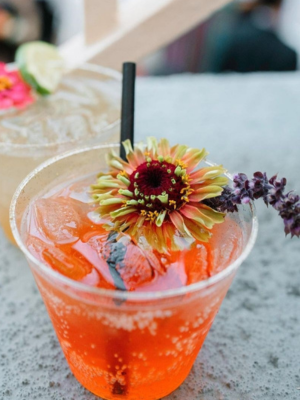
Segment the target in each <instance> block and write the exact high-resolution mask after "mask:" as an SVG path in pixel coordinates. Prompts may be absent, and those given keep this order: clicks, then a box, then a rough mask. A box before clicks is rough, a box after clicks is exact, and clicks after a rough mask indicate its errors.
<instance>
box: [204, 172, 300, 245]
mask: <svg viewBox="0 0 300 400" xmlns="http://www.w3.org/2000/svg"><path fill="white" fill-rule="evenodd" d="M286 183H287V181H286V179H285V178H282V179H281V180H277V175H274V176H273V177H272V178H271V179H268V178H267V175H266V173H262V172H255V174H254V175H253V178H252V179H249V178H248V177H247V175H245V174H236V175H234V177H233V187H232V188H231V187H229V186H225V187H224V190H223V192H222V194H221V195H220V196H218V197H214V198H212V199H209V200H206V201H205V203H206V204H207V205H208V206H210V207H212V208H214V209H215V210H218V211H222V212H235V211H238V208H237V205H238V204H247V203H249V202H250V200H256V199H260V198H262V199H263V200H264V202H265V204H266V205H267V206H268V205H269V204H270V205H271V206H272V207H273V208H275V210H277V211H278V213H279V215H280V217H281V218H282V219H283V222H284V231H285V234H286V235H288V234H291V236H292V237H293V236H297V237H299V236H300V197H299V196H298V195H296V194H294V192H288V193H286V194H285V193H284V192H285V186H286Z"/></svg>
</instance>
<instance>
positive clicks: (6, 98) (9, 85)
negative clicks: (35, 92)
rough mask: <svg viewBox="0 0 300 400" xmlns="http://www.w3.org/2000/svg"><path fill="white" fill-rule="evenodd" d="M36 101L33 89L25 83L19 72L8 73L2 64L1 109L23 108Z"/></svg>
mask: <svg viewBox="0 0 300 400" xmlns="http://www.w3.org/2000/svg"><path fill="white" fill-rule="evenodd" d="M33 100H34V98H33V96H32V93H31V87H30V86H29V85H27V83H25V82H24V81H23V79H22V77H21V75H20V73H19V71H16V70H15V71H8V70H7V68H6V65H5V64H4V63H0V109H8V108H12V107H16V108H23V107H25V106H27V105H28V104H30V103H32V102H33Z"/></svg>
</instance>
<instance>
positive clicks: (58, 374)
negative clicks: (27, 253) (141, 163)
mask: <svg viewBox="0 0 300 400" xmlns="http://www.w3.org/2000/svg"><path fill="white" fill-rule="evenodd" d="M137 102H138V104H137V114H136V120H137V121H136V122H137V123H136V125H137V139H138V140H139V139H143V138H145V137H146V136H148V135H156V136H158V137H162V136H164V137H168V138H169V139H171V140H172V142H173V143H175V142H185V143H187V144H189V145H192V146H199V147H202V146H205V147H206V148H207V149H208V150H209V151H210V153H211V154H210V158H211V159H212V160H214V161H215V162H218V163H223V164H224V165H225V166H226V167H227V168H228V169H229V170H230V171H232V172H235V171H239V172H245V173H248V174H251V173H252V172H254V171H256V170H262V171H267V172H268V173H269V174H273V173H276V172H279V173H280V176H286V177H287V178H288V180H289V188H295V189H296V190H297V191H298V192H300V177H299V175H300V75H299V74H298V73H293V74H281V75H274V74H269V75H261V74H257V75H240V76H236V75H231V76H230V75H228V76H189V75H183V76H173V77H170V78H144V79H140V80H139V81H138V84H137ZM258 218H259V222H260V230H259V235H258V240H257V244H256V246H255V248H254V250H253V252H252V254H251V255H250V257H249V258H248V260H247V261H246V262H245V263H244V264H243V265H242V267H241V269H240V270H239V272H238V275H237V277H236V279H235V281H234V284H233V285H232V287H231V289H230V291H229V293H228V295H227V297H226V299H225V301H224V303H223V306H222V308H221V310H220V312H219V314H218V316H217V318H216V320H215V323H214V325H213V327H212V329H211V331H210V333H209V334H208V337H207V340H206V342H205V344H204V346H203V349H202V351H201V353H200V354H199V356H198V358H197V361H196V363H195V365H194V367H193V369H192V371H191V373H190V375H189V377H188V378H187V380H186V381H185V383H184V384H183V385H182V386H181V387H180V388H179V389H178V390H177V391H176V392H174V393H173V394H171V395H169V396H168V397H166V398H165V400H175V399H176V400H182V399H185V400H284V399H287V400H299V398H300V390H299V389H300V361H299V360H300V241H299V240H297V239H293V240H291V239H285V237H284V234H283V229H282V222H281V220H280V219H279V218H277V216H276V212H274V210H271V209H270V210H267V209H266V208H265V206H264V205H263V204H262V205H258ZM0 399H1V400H10V399H13V400H25V399H26V400H34V399H38V400H92V399H93V400H94V399H96V397H95V396H94V395H92V394H90V393H89V392H87V391H86V390H85V389H83V387H81V386H80V384H79V383H77V381H76V379H75V378H74V377H73V375H72V373H71V372H70V371H69V369H68V366H67V363H66V361H65V359H64V357H63V354H62V352H61V350H60V347H59V344H58V342H57V339H56V336H55V334H54V331H53V329H52V326H51V323H50V321H49V318H48V316H47V313H46V310H45V308H44V305H43V303H42V300H41V298H40V295H39V293H38V291H37V289H36V286H35V283H34V280H33V278H32V276H31V273H30V271H29V268H28V267H27V264H26V261H25V259H24V258H23V255H22V254H21V253H20V252H19V251H18V250H17V249H16V248H14V247H13V246H12V245H11V244H9V243H8V242H7V240H6V239H5V238H4V237H3V234H2V233H0Z"/></svg>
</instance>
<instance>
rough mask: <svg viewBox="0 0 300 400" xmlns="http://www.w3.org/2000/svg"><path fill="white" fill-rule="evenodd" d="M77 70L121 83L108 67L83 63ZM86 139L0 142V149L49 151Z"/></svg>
mask: <svg viewBox="0 0 300 400" xmlns="http://www.w3.org/2000/svg"><path fill="white" fill-rule="evenodd" d="M11 65H14V63H12V64H11ZM77 69H78V70H83V71H92V72H99V73H100V74H103V75H106V76H108V77H110V78H113V79H114V80H115V81H116V82H120V83H121V82H122V74H121V73H120V72H119V71H116V70H114V69H112V68H108V67H102V66H100V65H96V64H91V63H85V64H83V65H81V66H80V67H79V68H77ZM120 121H121V118H120V117H119V118H117V119H116V120H115V121H113V122H112V123H110V124H108V125H107V126H106V127H105V128H103V129H101V133H106V132H108V131H110V130H111V129H114V128H116V127H117V126H119V125H120ZM85 140H86V139H85V138H84V137H82V138H80V139H75V140H69V141H64V142H53V143H44V144H40V143H34V144H19V143H8V142H2V141H0V149H1V148H5V147H9V148H11V149H16V150H26V149H33V150H34V149H43V150H47V149H51V148H53V147H57V146H63V145H66V144H68V145H69V144H70V143H75V144H76V143H80V142H81V141H83V142H84V141H85Z"/></svg>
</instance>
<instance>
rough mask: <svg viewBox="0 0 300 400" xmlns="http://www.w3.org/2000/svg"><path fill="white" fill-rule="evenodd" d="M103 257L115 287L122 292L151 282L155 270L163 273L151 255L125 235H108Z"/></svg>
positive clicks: (162, 269) (158, 263) (114, 233)
mask: <svg viewBox="0 0 300 400" xmlns="http://www.w3.org/2000/svg"><path fill="white" fill-rule="evenodd" d="M103 256H104V259H105V260H106V262H107V264H108V266H109V269H110V272H111V275H112V276H113V277H114V281H115V284H116V286H117V287H118V288H119V289H123V290H135V289H136V288H137V287H139V286H141V285H143V284H145V283H148V282H151V281H152V280H153V279H154V277H155V276H156V272H157V270H159V271H164V268H163V267H162V265H161V264H160V262H159V260H158V259H157V258H156V256H155V255H154V254H153V253H151V252H150V251H149V250H145V251H144V249H142V248H141V247H139V246H138V245H136V244H135V243H133V242H132V241H131V240H130V238H129V237H128V236H127V235H123V236H122V237H118V234H117V233H116V232H112V233H110V235H109V237H108V240H107V243H106V244H105V246H104V249H103Z"/></svg>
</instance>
